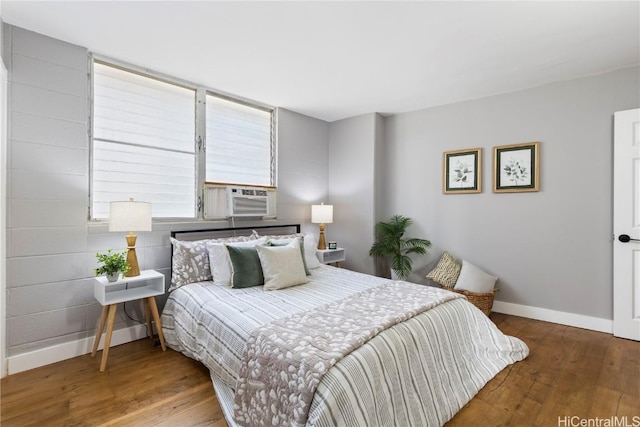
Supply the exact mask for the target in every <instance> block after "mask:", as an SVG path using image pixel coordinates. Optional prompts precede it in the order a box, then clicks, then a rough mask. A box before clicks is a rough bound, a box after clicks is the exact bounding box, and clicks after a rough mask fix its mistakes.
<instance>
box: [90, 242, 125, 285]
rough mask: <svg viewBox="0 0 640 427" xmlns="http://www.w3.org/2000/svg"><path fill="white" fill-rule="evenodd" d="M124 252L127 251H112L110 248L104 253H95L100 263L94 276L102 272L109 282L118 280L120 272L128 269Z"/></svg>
mask: <svg viewBox="0 0 640 427" xmlns="http://www.w3.org/2000/svg"><path fill="white" fill-rule="evenodd" d="M126 253H127V251H122V252H113V251H112V250H111V249H109V250H108V251H107V252H106V253H102V254H101V253H99V252H98V253H96V258H97V259H98V263H99V264H100V265H99V266H98V268H96V276H101V275H103V274H104V275H105V276H107V280H108V281H110V282H115V281H116V280H118V278H119V277H120V273H126V272H127V271H129V263H128V262H127V258H126Z"/></svg>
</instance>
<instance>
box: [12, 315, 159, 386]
mask: <svg viewBox="0 0 640 427" xmlns="http://www.w3.org/2000/svg"><path fill="white" fill-rule="evenodd" d="M146 336H147V328H146V326H145V325H135V326H130V327H128V328H123V329H117V330H115V331H113V335H112V336H111V347H113V346H115V345H120V344H125V343H128V342H131V341H135V340H139V339H142V338H145V337H146ZM93 340H94V338H93V337H91V338H83V339H80V340H76V341H70V342H67V343H62V344H57V345H54V346H51V347H46V348H43V349H39V350H34V351H30V352H28V353H23V354H17V355H15V356H10V357H8V358H7V368H8V373H9V375H12V374H17V373H18V372H22V371H27V370H29V369H34V368H38V367H40V366H44V365H49V364H51V363H56V362H60V361H61V360H66V359H71V358H72V357H76V356H82V355H83V354H87V353H91V349H92V347H93ZM103 346H104V337H103V338H102V340H101V341H100V346H99V349H102V348H103ZM96 366H98V364H96Z"/></svg>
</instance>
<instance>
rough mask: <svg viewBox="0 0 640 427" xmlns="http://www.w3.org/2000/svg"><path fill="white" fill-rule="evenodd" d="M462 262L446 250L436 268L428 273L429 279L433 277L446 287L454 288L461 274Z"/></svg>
mask: <svg viewBox="0 0 640 427" xmlns="http://www.w3.org/2000/svg"><path fill="white" fill-rule="evenodd" d="M461 267H462V266H461V264H460V263H459V262H458V261H456V259H455V258H454V257H452V256H451V255H450V254H449V252H447V251H445V252H444V253H443V254H442V256H441V257H440V261H438V265H436V268H434V269H433V270H431V271H430V272H429V274H427V279H431V280H433V281H434V282H436V283H439V284H440V285H442V286H444V287H445V288H453V287H454V286H455V285H456V282H457V281H458V276H459V275H460V268H461Z"/></svg>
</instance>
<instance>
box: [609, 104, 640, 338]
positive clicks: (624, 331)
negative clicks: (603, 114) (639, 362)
mask: <svg viewBox="0 0 640 427" xmlns="http://www.w3.org/2000/svg"><path fill="white" fill-rule="evenodd" d="M613 139H614V147H613V152H614V154H613V159H614V160H613V162H614V163H613V171H614V172H613V233H614V239H615V240H614V242H613V334H614V335H615V336H617V337H622V338H629V339H632V340H636V341H640V109H636V110H627V111H619V112H617V113H616V114H615V119H614V138H613Z"/></svg>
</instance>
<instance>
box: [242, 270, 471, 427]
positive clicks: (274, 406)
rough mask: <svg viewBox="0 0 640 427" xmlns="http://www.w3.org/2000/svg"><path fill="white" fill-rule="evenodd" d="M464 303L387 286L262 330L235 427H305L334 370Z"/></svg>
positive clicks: (253, 346)
mask: <svg viewBox="0 0 640 427" xmlns="http://www.w3.org/2000/svg"><path fill="white" fill-rule="evenodd" d="M459 297H461V296H460V295H459V294H456V293H453V292H449V291H445V290H441V289H437V288H432V287H428V286H423V285H417V284H413V283H407V282H389V283H386V284H383V285H380V286H377V287H375V288H372V289H369V290H366V291H363V292H360V293H358V294H356V295H354V296H353V297H350V298H347V299H344V300H341V301H339V302H337V303H334V304H328V305H325V306H323V307H319V308H317V309H314V310H310V311H307V312H303V313H299V314H294V315H292V316H289V317H286V318H283V319H279V320H276V321H273V322H271V323H269V324H266V325H264V326H262V327H259V328H257V329H256V330H255V331H254V332H253V333H252V334H251V336H250V338H249V340H248V342H247V347H246V350H245V352H244V355H243V359H242V364H241V367H240V374H239V377H238V382H237V385H236V394H235V403H234V419H235V420H236V422H238V423H239V424H241V425H260V426H283V425H287V426H304V425H305V423H306V421H307V416H308V413H309V407H310V405H311V402H312V400H313V396H314V394H315V390H316V388H317V386H318V384H319V382H320V380H321V378H322V375H323V374H324V373H325V372H327V371H328V370H329V368H331V367H332V366H333V365H334V364H336V363H337V362H338V361H339V360H340V359H342V358H343V357H344V356H346V355H347V354H349V353H350V352H352V351H353V350H355V349H357V348H359V347H361V346H362V345H363V344H364V343H366V342H367V341H368V340H369V339H371V338H373V337H374V336H376V335H377V334H379V333H380V332H381V331H383V330H385V329H387V328H390V327H391V326H393V325H396V324H398V323H400V322H403V321H405V320H408V319H410V318H412V317H414V316H416V315H417V314H420V313H422V312H424V311H426V310H429V309H431V308H433V307H435V306H437V305H440V304H442V303H444V302H446V301H449V300H452V299H455V298H459Z"/></svg>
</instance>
